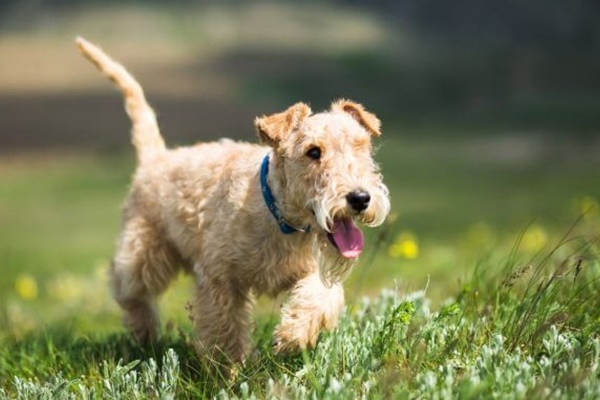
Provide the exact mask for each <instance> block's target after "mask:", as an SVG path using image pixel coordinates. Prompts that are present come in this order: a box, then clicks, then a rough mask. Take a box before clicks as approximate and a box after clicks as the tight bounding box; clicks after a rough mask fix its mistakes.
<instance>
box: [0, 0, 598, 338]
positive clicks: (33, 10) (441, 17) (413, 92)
mask: <svg viewBox="0 0 600 400" xmlns="http://www.w3.org/2000/svg"><path fill="white" fill-rule="evenodd" d="M598 21H600V3H598V2H597V1H595V0H572V1H569V2H566V1H561V0H530V1H516V0H504V1H500V2H493V3H490V2H481V1H477V0H455V1H452V2H447V1H440V0H402V1H397V0H375V1H368V2H367V1H358V0H337V1H334V0H330V1H318V2H317V1H304V2H297V1H295V2H293V1H284V0H281V1H267V2H265V1H234V0H229V1H183V0H181V1H168V2H167V1H160V0H153V1H144V2H142V1H133V0H131V1H116V0H112V1H111V0H102V1H100V0H73V1H70V0H54V1H52V0H22V1H16V0H8V1H7V0H2V1H0V271H1V275H0V334H3V335H11V336H17V337H18V336H19V335H22V334H24V333H26V332H27V331H29V330H32V329H35V328H36V327H39V326H46V327H55V326H71V327H75V328H77V331H80V332H87V331H90V330H104V331H114V330H115V329H118V328H117V327H118V326H119V318H120V313H119V311H118V310H117V308H116V306H115V305H114V304H113V302H112V300H111V299H110V294H109V292H108V289H107V285H106V279H107V278H106V271H107V268H108V265H109V262H110V258H111V254H112V251H113V249H114V242H115V238H116V235H117V233H118V229H119V219H120V217H119V211H120V205H121V203H122V201H123V198H124V196H125V194H126V192H127V186H128V181H129V176H130V175H131V173H132V171H133V168H134V157H133V150H132V148H131V146H130V144H129V141H130V139H129V121H128V119H127V117H126V116H125V113H124V110H123V107H122V100H121V98H120V96H119V94H118V93H117V92H116V91H115V90H114V88H113V87H112V85H111V83H110V82H108V81H106V80H105V79H104V78H103V77H102V76H100V74H99V73H98V72H97V71H96V70H95V69H94V68H93V67H92V66H91V65H90V64H89V63H88V62H86V61H85V60H83V58H82V57H80V55H79V54H78V52H77V50H76V48H75V46H74V43H73V39H74V38H75V37H76V36H77V35H82V36H84V37H86V38H87V39H89V40H91V41H94V42H96V43H98V44H100V45H101V46H102V47H103V48H104V49H105V50H107V51H108V52H109V53H110V54H111V55H113V56H114V57H115V58H117V59H118V60H120V61H121V62H122V63H123V64H125V65H126V66H127V67H128V69H129V70H130V71H132V72H133V73H134V74H135V76H136V77H137V78H138V80H139V81H140V82H141V84H142V86H143V87H144V88H145V90H146V93H147V96H148V98H149V100H150V102H151V103H152V104H153V106H154V107H155V109H156V110H157V112H158V115H159V121H160V124H161V127H162V131H163V134H164V136H165V138H166V140H167V142H168V143H169V144H171V145H173V146H176V145H186V144H191V143H194V142H196V141H206V140H213V139H216V138H220V137H223V136H226V137H231V138H235V139H242V140H250V141H254V140H255V135H254V130H253V126H252V121H253V118H254V117H255V116H256V115H261V114H268V113H271V112H277V111H280V110H283V109H285V108H286V107H287V106H289V105H290V104H292V103H294V102H296V101H304V102H307V103H310V104H311V106H312V108H313V110H315V111H317V110H322V109H325V108H327V107H328V106H329V104H330V102H331V101H332V100H334V99H337V98H339V97H346V98H351V99H353V100H355V101H358V102H361V103H363V104H364V105H365V106H366V107H367V109H369V110H370V111H372V112H374V113H376V114H377V115H378V116H379V118H380V119H381V120H382V122H383V135H382V138H381V139H380V140H379V141H378V144H377V146H378V148H379V150H378V154H377V159H378V160H379V162H380V163H381V165H382V168H383V172H384V175H385V177H386V181H387V184H388V185H389V187H390V189H391V193H392V200H393V216H392V218H390V222H389V224H387V225H386V226H384V227H382V228H380V229H378V230H376V231H373V232H369V234H368V235H369V236H368V240H369V244H368V248H369V251H368V253H367V254H366V255H365V256H364V257H363V260H362V263H361V265H360V266H359V267H358V268H357V270H356V271H354V273H353V276H352V278H351V279H350V282H349V284H348V297H349V298H351V299H354V298H358V297H360V296H363V295H371V294H373V293H376V292H377V291H379V290H380V288H382V287H391V288H396V289H398V290H400V291H402V292H406V291H414V290H421V289H423V290H425V289H426V290H427V293H428V296H430V297H431V298H432V299H433V300H434V301H442V300H444V299H445V298H447V297H448V296H451V295H453V294H454V293H456V292H457V291H458V290H460V287H461V282H463V280H464V277H465V276H466V275H467V274H469V273H470V272H471V271H472V270H473V268H474V266H475V265H477V261H478V260H481V259H482V258H493V259H497V262H498V265H499V266H500V265H502V263H503V258H504V257H508V255H509V253H510V250H511V249H512V248H514V247H515V246H517V245H518V247H519V251H520V252H521V253H522V254H523V256H522V257H523V259H524V260H526V259H527V257H529V256H530V255H531V254H536V253H537V252H540V251H544V249H546V250H547V249H551V248H552V246H553V244H554V243H556V240H557V238H559V237H561V236H562V235H563V234H564V233H565V232H566V231H567V230H568V229H569V227H570V226H571V225H572V224H574V223H575V222H576V220H577V218H578V217H579V216H581V215H582V214H583V217H582V218H581V221H580V222H578V223H577V227H576V228H577V229H578V232H580V234H581V235H582V236H586V235H587V236H588V237H590V236H594V235H597V234H598V227H599V226H600V224H599V222H600V220H599V218H600V217H599V211H598V200H597V199H598V197H599V196H600V184H599V183H600V182H599V178H600V176H599V174H600V169H599V167H600V24H599V23H598ZM521 253H520V254H521ZM189 285H190V283H189V281H188V280H185V279H182V280H181V281H180V282H178V283H177V284H176V285H175V286H176V288H175V290H171V291H170V292H169V294H168V295H167V296H166V298H165V299H164V301H163V302H162V306H163V307H164V308H166V309H168V310H167V312H168V313H169V317H172V318H173V319H174V320H176V321H185V311H184V309H183V305H184V303H185V299H186V298H188V297H189V293H190V290H189ZM262 307H263V309H264V310H266V311H265V312H266V313H267V314H268V313H269V312H271V311H272V310H274V309H275V307H274V306H270V305H265V306H262ZM65 324H66V325H65Z"/></svg>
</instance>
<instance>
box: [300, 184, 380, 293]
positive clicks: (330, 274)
mask: <svg viewBox="0 0 600 400" xmlns="http://www.w3.org/2000/svg"><path fill="white" fill-rule="evenodd" d="M309 207H311V208H312V210H313V212H314V215H315V219H316V220H317V224H318V225H319V227H320V228H321V232H320V234H319V235H318V240H317V241H316V243H315V245H316V246H318V247H319V249H318V250H319V251H318V252H317V254H320V259H319V266H320V267H319V271H320V275H321V280H322V281H323V282H324V283H325V284H326V285H328V286H330V285H332V284H334V283H336V282H341V281H343V280H344V279H346V278H347V277H348V275H349V273H350V271H351V270H352V268H353V267H354V266H356V265H357V264H358V254H360V253H361V252H362V250H363V248H362V247H363V243H362V232H360V230H359V229H358V228H357V227H355V226H354V220H356V221H358V222H360V223H362V224H365V225H367V226H369V227H375V226H378V225H381V224H382V223H383V221H384V220H385V218H386V217H387V215H388V213H389V211H390V201H389V197H388V191H387V188H386V187H385V186H384V185H383V184H382V185H381V191H376V192H375V193H373V194H372V198H371V204H370V206H369V208H368V209H367V210H365V212H363V213H360V214H357V215H352V214H351V213H350V212H349V211H348V207H347V204H346V200H345V199H336V198H332V197H327V196H324V197H321V198H318V199H313V200H312V201H311V202H310V204H309ZM343 219H345V220H347V222H346V223H345V224H344V225H346V227H347V228H348V227H350V228H348V229H349V230H351V231H352V233H348V234H349V235H351V236H352V237H353V239H352V240H350V241H353V242H354V243H353V244H355V245H357V249H356V251H355V252H352V251H351V250H350V251H344V250H348V249H342V248H339V246H338V244H339V243H336V240H335V239H334V237H335V232H334V227H335V226H340V225H341V224H339V223H338V224H336V221H338V222H339V220H343ZM348 220H349V221H348ZM358 236H359V237H358ZM358 242H360V243H358ZM352 253H353V254H356V253H358V254H356V255H352V256H350V257H348V254H352Z"/></svg>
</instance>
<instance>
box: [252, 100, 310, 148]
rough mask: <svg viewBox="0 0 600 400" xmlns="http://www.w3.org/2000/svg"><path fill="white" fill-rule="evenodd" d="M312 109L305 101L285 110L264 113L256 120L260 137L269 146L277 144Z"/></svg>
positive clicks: (295, 127)
mask: <svg viewBox="0 0 600 400" xmlns="http://www.w3.org/2000/svg"><path fill="white" fill-rule="evenodd" d="M311 113H312V111H311V110H310V107H309V106H307V105H306V104H304V103H296V104H294V105H293V106H291V107H290V108H288V109H287V110H285V111H284V112H280V113H277V114H272V115H263V116H262V117H257V118H256V119H255V120H254V126H255V127H256V131H257V132H258V136H259V137H260V139H261V140H262V141H263V142H265V143H266V144H268V145H269V146H272V147H274V146H276V145H277V143H279V142H280V141H281V140H283V139H284V138H286V137H287V136H288V135H289V134H290V133H291V132H292V131H293V130H294V129H297V128H298V126H300V124H301V123H302V121H304V120H305V119H306V118H307V117H308V116H309V115H310V114H311Z"/></svg>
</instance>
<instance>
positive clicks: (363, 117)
mask: <svg viewBox="0 0 600 400" xmlns="http://www.w3.org/2000/svg"><path fill="white" fill-rule="evenodd" d="M331 111H343V112H346V113H348V114H350V116H351V117H352V118H354V119H355V120H356V121H357V122H358V123H359V124H361V125H362V126H363V128H365V129H366V130H367V132H369V133H370V134H371V135H373V136H381V122H380V121H379V118H377V117H376V116H375V114H371V113H370V112H368V111H367V110H365V108H364V107H363V106H362V105H361V104H358V103H355V102H353V101H350V100H344V99H340V100H338V101H336V102H334V103H333V104H332V105H331Z"/></svg>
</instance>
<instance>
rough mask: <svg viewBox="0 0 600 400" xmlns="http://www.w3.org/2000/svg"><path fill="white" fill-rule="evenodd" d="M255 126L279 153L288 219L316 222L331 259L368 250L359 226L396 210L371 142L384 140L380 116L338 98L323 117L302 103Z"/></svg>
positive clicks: (279, 174) (279, 179) (280, 200)
mask: <svg viewBox="0 0 600 400" xmlns="http://www.w3.org/2000/svg"><path fill="white" fill-rule="evenodd" d="M255 125H256V128H257V131H258V134H259V136H260V138H261V140H262V141H263V142H265V143H266V144H268V145H269V146H271V147H272V148H273V154H274V156H275V157H274V160H273V165H274V168H275V169H276V173H275V176H276V177H277V182H276V184H277V185H278V187H277V190H276V192H277V193H278V194H277V195H278V198H277V202H278V203H280V204H281V208H282V211H283V213H284V215H285V217H286V218H288V219H289V220H290V221H295V222H297V223H298V225H299V226H301V225H306V224H310V225H311V226H312V229H313V231H317V233H318V235H319V239H320V244H321V245H324V244H327V243H328V242H329V244H330V245H329V246H328V247H329V248H330V249H331V251H327V252H324V253H325V255H327V253H329V255H330V256H334V258H335V259H336V262H335V263H336V264H339V261H340V260H342V261H343V263H342V264H345V265H348V264H351V262H350V261H351V260H355V259H356V258H357V257H358V256H359V255H360V253H361V252H362V250H363V234H362V232H361V231H360V229H359V228H358V227H357V226H356V224H355V222H357V221H358V222H360V223H363V224H365V225H368V226H377V225H380V224H381V223H382V222H383V221H384V220H385V218H386V216H387V215H388V213H389V211H390V201H389V193H388V189H387V187H386V186H385V185H384V184H383V181H382V176H381V174H380V172H379V168H378V166H377V164H376V163H375V161H374V160H373V157H372V153H373V147H372V144H371V139H372V138H373V137H377V136H380V135H381V132H380V122H379V120H378V119H377V117H376V116H375V115H373V114H371V113H370V112H368V111H366V110H365V109H364V108H363V107H362V106H361V105H360V104H357V103H353V102H351V101H347V100H339V101H337V102H334V103H333V104H332V106H331V109H330V110H329V111H328V112H323V113H319V114H312V112H311V110H310V108H309V107H308V106H307V105H306V104H303V103H297V104H295V105H293V106H292V107H290V108H288V109H287V110H286V111H284V112H281V113H277V114H273V115H270V116H264V117H260V118H257V119H256V121H255ZM315 225H316V226H315ZM322 247H325V246H322ZM329 258H331V257H329ZM329 264H330V263H329Z"/></svg>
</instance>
